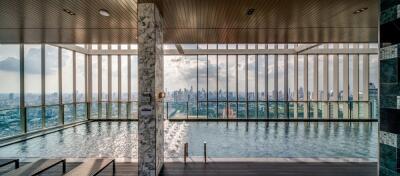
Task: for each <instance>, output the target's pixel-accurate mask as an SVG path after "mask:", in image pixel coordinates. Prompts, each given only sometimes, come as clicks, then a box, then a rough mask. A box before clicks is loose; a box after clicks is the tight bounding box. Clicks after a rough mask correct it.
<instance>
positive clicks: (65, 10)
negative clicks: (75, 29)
mask: <svg viewBox="0 0 400 176" xmlns="http://www.w3.org/2000/svg"><path fill="white" fill-rule="evenodd" d="M63 11H64V12H65V13H68V14H69V15H75V13H74V12H72V11H71V10H69V9H63Z"/></svg>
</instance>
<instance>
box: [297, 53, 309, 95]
mask: <svg viewBox="0 0 400 176" xmlns="http://www.w3.org/2000/svg"><path fill="white" fill-rule="evenodd" d="M304 73H305V72H304V55H299V56H298V75H297V78H298V81H299V82H298V86H299V87H298V99H299V100H305V97H304V96H305V95H306V92H305V91H307V90H304V76H305V75H304Z"/></svg>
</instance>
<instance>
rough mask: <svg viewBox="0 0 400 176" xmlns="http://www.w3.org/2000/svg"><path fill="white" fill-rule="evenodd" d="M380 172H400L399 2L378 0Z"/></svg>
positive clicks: (387, 175)
mask: <svg viewBox="0 0 400 176" xmlns="http://www.w3.org/2000/svg"><path fill="white" fill-rule="evenodd" d="M380 8H381V14H380V48H381V52H380V57H379V58H380V60H379V63H380V65H379V66H380V73H379V77H380V126H379V129H380V131H379V175H381V176H398V175H400V149H399V146H400V145H398V144H400V143H399V139H400V138H399V136H400V135H399V134H400V110H399V109H397V106H398V105H397V96H400V84H399V82H400V81H399V68H400V67H399V63H400V61H399V58H400V54H399V53H400V30H399V29H400V28H398V27H397V26H400V20H399V18H400V1H399V0H381V1H380Z"/></svg>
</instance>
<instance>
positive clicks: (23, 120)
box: [19, 44, 28, 133]
mask: <svg viewBox="0 0 400 176" xmlns="http://www.w3.org/2000/svg"><path fill="white" fill-rule="evenodd" d="M24 47H25V46H24V44H20V45H19V50H20V51H19V55H20V56H19V57H20V63H19V66H20V68H19V69H20V73H19V77H20V80H19V83H20V85H19V86H20V87H19V88H20V90H19V91H20V99H19V106H20V111H21V112H20V118H21V130H22V133H26V132H28V128H27V113H26V108H25V54H24V53H25V48H24Z"/></svg>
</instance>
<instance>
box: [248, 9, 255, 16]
mask: <svg viewBox="0 0 400 176" xmlns="http://www.w3.org/2000/svg"><path fill="white" fill-rule="evenodd" d="M255 10H256V9H253V8H250V9H248V10H247V12H246V14H247V15H248V16H250V15H253V13H254V11H255Z"/></svg>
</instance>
